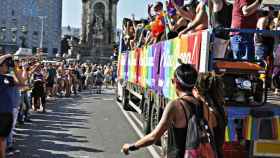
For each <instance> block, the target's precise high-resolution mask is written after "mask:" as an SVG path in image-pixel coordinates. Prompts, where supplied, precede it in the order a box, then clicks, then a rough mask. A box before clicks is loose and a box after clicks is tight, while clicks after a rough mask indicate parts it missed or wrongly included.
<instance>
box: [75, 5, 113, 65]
mask: <svg viewBox="0 0 280 158" xmlns="http://www.w3.org/2000/svg"><path fill="white" fill-rule="evenodd" d="M82 3H83V13H82V29H81V41H80V54H81V56H82V59H83V60H90V61H93V62H97V63H100V62H101V63H104V62H108V61H110V56H112V44H113V42H114V41H115V34H116V33H115V30H116V26H117V21H116V16H117V4H118V0H82Z"/></svg>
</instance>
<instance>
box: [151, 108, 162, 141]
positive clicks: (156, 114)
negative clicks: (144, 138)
mask: <svg viewBox="0 0 280 158" xmlns="http://www.w3.org/2000/svg"><path fill="white" fill-rule="evenodd" d="M150 107H152V111H151V117H150V119H151V125H150V126H151V131H152V130H154V129H155V128H156V126H157V124H158V123H159V120H160V109H159V106H157V105H155V104H153V105H152V106H150ZM155 145H158V146H160V140H159V141H158V142H156V143H155Z"/></svg>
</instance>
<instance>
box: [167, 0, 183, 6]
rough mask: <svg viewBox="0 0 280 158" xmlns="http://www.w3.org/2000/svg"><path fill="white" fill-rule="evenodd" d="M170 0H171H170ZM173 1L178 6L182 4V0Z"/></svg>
mask: <svg viewBox="0 0 280 158" xmlns="http://www.w3.org/2000/svg"><path fill="white" fill-rule="evenodd" d="M170 2H171V0H170ZM175 3H176V4H177V5H178V6H183V5H184V0H175Z"/></svg>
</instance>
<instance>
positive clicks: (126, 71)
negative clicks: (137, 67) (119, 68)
mask: <svg viewBox="0 0 280 158" xmlns="http://www.w3.org/2000/svg"><path fill="white" fill-rule="evenodd" d="M129 53H130V52H127V53H126V54H125V80H128V54H129Z"/></svg>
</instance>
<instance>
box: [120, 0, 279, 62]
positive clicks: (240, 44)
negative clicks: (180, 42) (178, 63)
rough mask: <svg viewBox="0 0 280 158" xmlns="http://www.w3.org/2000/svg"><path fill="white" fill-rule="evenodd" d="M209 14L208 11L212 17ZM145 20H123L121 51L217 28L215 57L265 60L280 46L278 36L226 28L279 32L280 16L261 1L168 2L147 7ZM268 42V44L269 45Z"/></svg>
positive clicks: (210, 0) (211, 0) (179, 0)
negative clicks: (227, 29)
mask: <svg viewBox="0 0 280 158" xmlns="http://www.w3.org/2000/svg"><path fill="white" fill-rule="evenodd" d="M207 10H209V15H208V12H207ZM148 15H149V17H148V18H146V19H141V20H135V17H134V15H132V18H125V19H124V20H123V38H122V50H123V51H125V50H132V49H135V48H139V47H142V46H144V45H150V44H153V43H156V42H159V41H162V40H167V39H172V38H175V37H178V36H179V37H180V36H182V35H185V34H190V33H193V32H196V31H200V30H205V29H208V28H210V27H211V28H214V35H215V38H214V40H213V50H212V51H213V56H214V57H215V58H225V57H226V58H232V59H248V60H254V59H257V60H259V59H265V58H266V57H267V56H270V55H272V54H271V53H272V52H273V50H274V49H275V48H277V47H278V45H279V38H278V36H275V35H274V36H271V35H266V34H261V33H254V32H251V33H240V32H229V31H225V30H223V29H224V28H232V29H258V30H280V12H278V11H277V10H275V9H274V8H273V7H268V6H263V5H262V0H238V1H234V3H233V4H231V3H228V2H227V1H226V0H200V1H199V0H188V1H184V0H168V1H166V3H165V4H163V3H162V2H160V1H159V2H157V3H156V4H155V5H148ZM268 41H269V42H268Z"/></svg>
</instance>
